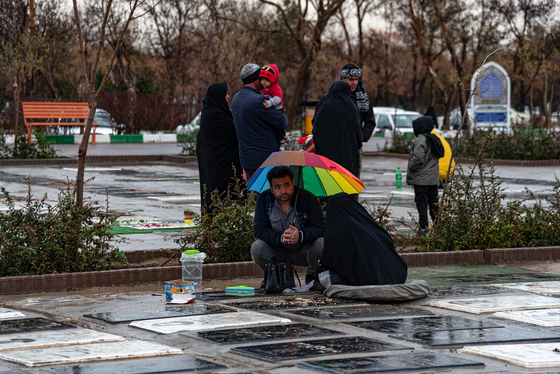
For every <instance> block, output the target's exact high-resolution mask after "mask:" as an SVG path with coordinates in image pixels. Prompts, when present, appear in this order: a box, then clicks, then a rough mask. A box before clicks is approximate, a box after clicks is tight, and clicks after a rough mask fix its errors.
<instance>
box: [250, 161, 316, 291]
mask: <svg viewBox="0 0 560 374" xmlns="http://www.w3.org/2000/svg"><path fill="white" fill-rule="evenodd" d="M267 179H268V182H269V184H270V191H268V190H267V191H264V192H262V193H261V194H260V195H259V197H258V198H257V204H256V207H255V223H254V228H255V235H256V237H257V240H256V241H255V242H254V243H253V245H252V246H251V257H252V259H253V261H254V262H255V263H256V264H257V265H258V266H259V267H260V268H261V269H262V270H263V271H265V268H266V264H268V263H270V262H286V261H289V262H291V263H292V264H294V265H297V266H307V267H308V270H307V275H306V277H305V281H306V283H309V282H311V281H312V280H315V279H316V277H317V272H318V270H319V260H320V259H321V255H322V253H323V232H324V230H325V216H324V215H323V210H322V209H321V204H320V203H319V200H318V199H317V197H315V195H313V194H312V193H310V192H308V191H306V190H304V189H303V188H297V187H294V173H293V172H292V171H291V170H290V169H289V168H288V167H287V166H276V167H274V168H272V169H270V171H269V172H268V175H267Z"/></svg>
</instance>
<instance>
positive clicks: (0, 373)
mask: <svg viewBox="0 0 560 374" xmlns="http://www.w3.org/2000/svg"><path fill="white" fill-rule="evenodd" d="M0 374H31V373H30V372H28V371H22V370H8V371H0Z"/></svg>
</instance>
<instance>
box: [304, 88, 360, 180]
mask: <svg viewBox="0 0 560 374" xmlns="http://www.w3.org/2000/svg"><path fill="white" fill-rule="evenodd" d="M350 93H351V91H350V86H349V85H348V83H346V82H344V81H337V82H335V83H334V84H333V85H332V86H331V88H330V90H329V93H328V94H327V96H326V97H325V100H324V101H323V104H322V105H321V107H320V108H319V111H318V112H317V114H316V115H315V120H314V121H313V143H314V144H315V151H316V153H317V154H318V155H321V156H325V157H327V158H329V159H331V160H332V161H334V162H336V163H338V164H340V165H341V166H342V167H344V168H346V169H347V170H348V171H350V172H351V173H352V174H354V175H355V176H358V174H359V172H360V148H362V132H361V126H360V117H359V114H358V108H357V107H356V105H355V104H354V102H353V101H352V98H351V97H350Z"/></svg>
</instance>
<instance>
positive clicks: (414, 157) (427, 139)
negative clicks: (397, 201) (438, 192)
mask: <svg viewBox="0 0 560 374" xmlns="http://www.w3.org/2000/svg"><path fill="white" fill-rule="evenodd" d="M412 127H413V129H414V135H416V140H415V141H414V142H413V143H412V150H411V151H410V157H409V159H408V168H407V173H406V183H407V184H408V185H414V186H437V184H438V183H439V159H440V158H441V157H443V156H444V154H445V150H444V148H443V144H441V140H439V138H438V137H437V136H436V135H434V134H430V132H431V131H432V130H433V129H434V120H433V119H432V118H431V117H428V116H424V117H420V118H417V119H415V120H414V121H412Z"/></svg>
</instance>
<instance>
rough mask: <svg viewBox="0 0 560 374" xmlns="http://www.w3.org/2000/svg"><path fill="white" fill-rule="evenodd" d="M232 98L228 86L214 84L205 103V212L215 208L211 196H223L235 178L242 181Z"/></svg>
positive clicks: (201, 164)
mask: <svg viewBox="0 0 560 374" xmlns="http://www.w3.org/2000/svg"><path fill="white" fill-rule="evenodd" d="M228 99H229V94H228V88H227V83H225V82H222V83H214V84H212V85H210V87H208V91H206V97H204V99H203V100H202V113H201V116H200V129H199V131H198V135H197V137H196V155H197V156H198V171H199V173H200V196H201V206H202V209H203V210H205V209H209V208H210V209H211V204H212V199H211V198H210V195H211V193H212V192H213V191H214V190H216V189H217V190H218V192H219V193H220V194H222V193H224V192H225V191H227V189H228V186H229V185H230V184H231V183H234V178H239V179H241V172H242V171H241V165H240V163H239V149H238V145H237V135H236V134H235V127H234V125H233V116H232V115H231V111H230V109H229V105H228ZM232 166H234V167H235V171H234V170H233V168H232ZM205 187H206V192H205Z"/></svg>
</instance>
